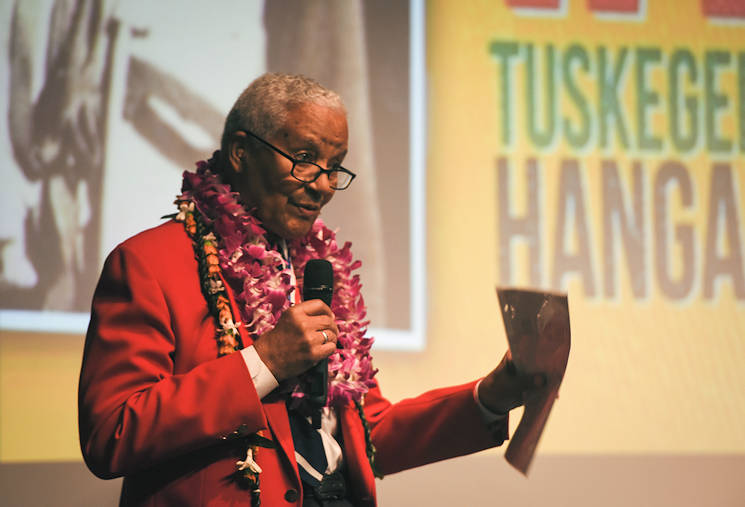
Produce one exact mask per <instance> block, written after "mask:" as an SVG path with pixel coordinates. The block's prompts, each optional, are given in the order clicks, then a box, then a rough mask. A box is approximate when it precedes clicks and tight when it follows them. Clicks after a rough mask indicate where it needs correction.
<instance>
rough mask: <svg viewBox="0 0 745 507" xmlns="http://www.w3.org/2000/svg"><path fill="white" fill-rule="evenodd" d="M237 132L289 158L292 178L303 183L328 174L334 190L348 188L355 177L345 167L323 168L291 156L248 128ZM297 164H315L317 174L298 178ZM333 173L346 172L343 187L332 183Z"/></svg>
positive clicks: (311, 181)
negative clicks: (296, 172) (308, 178)
mask: <svg viewBox="0 0 745 507" xmlns="http://www.w3.org/2000/svg"><path fill="white" fill-rule="evenodd" d="M239 132H243V133H244V134H248V135H249V136H251V137H253V138H254V139H256V140H257V141H259V142H261V143H262V144H264V145H266V146H268V147H269V148H271V149H272V150H274V151H276V152H277V153H279V154H280V155H282V156H283V157H285V158H286V159H287V160H289V161H290V162H292V169H290V175H291V176H292V177H293V178H295V179H296V180H298V181H301V182H303V183H313V182H314V181H316V180H317V179H318V178H320V177H321V175H322V174H326V175H327V176H328V178H329V185H330V186H331V188H333V189H334V190H346V189H347V188H349V185H351V184H352V181H354V178H356V177H357V175H356V174H355V173H353V172H352V171H350V170H349V169H347V168H346V167H342V166H337V167H336V169H325V168H323V167H321V166H320V165H318V164H316V163H315V162H308V161H306V160H298V159H296V158H295V157H293V156H292V155H288V154H287V153H285V152H284V151H282V150H280V149H279V148H277V147H276V146H274V145H273V144H272V143H270V142H269V141H267V140H265V139H262V138H261V137H259V136H257V135H256V134H254V133H253V132H251V131H250V130H239ZM297 164H310V165H313V166H316V167H317V168H318V174H316V175H315V177H314V178H313V179H310V180H307V179H306V180H304V179H302V178H299V177H297V176H296V175H295V167H296V166H297ZM333 173H344V174H348V175H349V181H348V182H347V184H346V185H344V186H343V187H337V186H336V185H333V184H332V183H331V175H332V174H333Z"/></svg>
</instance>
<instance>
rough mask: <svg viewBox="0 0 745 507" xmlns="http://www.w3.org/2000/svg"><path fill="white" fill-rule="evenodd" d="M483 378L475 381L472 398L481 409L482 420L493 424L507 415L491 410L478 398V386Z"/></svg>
mask: <svg viewBox="0 0 745 507" xmlns="http://www.w3.org/2000/svg"><path fill="white" fill-rule="evenodd" d="M483 380H484V379H481V380H479V381H478V382H476V386H475V387H474V388H473V400H474V401H475V402H476V405H477V406H478V407H479V411H481V417H482V419H484V422H485V423H486V424H488V425H490V424H493V423H495V422H498V421H502V420H504V419H505V418H506V417H507V414H499V413H497V412H492V411H491V410H489V409H488V408H486V406H485V405H484V404H483V403H481V400H480V399H479V386H480V385H481V382H483Z"/></svg>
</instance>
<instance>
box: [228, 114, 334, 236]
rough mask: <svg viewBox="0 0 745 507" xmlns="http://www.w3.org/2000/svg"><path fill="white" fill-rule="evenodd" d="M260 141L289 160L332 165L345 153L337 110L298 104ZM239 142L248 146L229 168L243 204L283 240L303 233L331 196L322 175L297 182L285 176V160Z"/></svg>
mask: <svg viewBox="0 0 745 507" xmlns="http://www.w3.org/2000/svg"><path fill="white" fill-rule="evenodd" d="M266 140H267V141H268V142H270V143H271V144H273V145H274V146H276V147H277V148H279V149H280V150H282V151H284V152H285V153H287V154H288V155H291V156H292V157H293V158H295V159H299V160H306V161H310V162H315V163H316V164H318V165H320V166H321V167H326V168H328V167H333V166H334V165H336V164H341V162H342V160H343V159H344V156H345V155H346V154H347V119H346V116H345V115H344V113H342V112H340V111H338V110H334V109H329V108H327V107H324V106H319V105H316V104H310V103H307V104H301V105H299V106H296V107H294V108H292V109H290V110H289V111H288V113H287V121H286V123H285V125H284V127H282V128H281V129H280V130H279V132H278V133H277V134H275V135H274V136H273V137H271V138H269V139H266ZM242 142H243V145H244V146H246V147H247V148H248V149H247V150H246V151H244V152H243V156H242V158H241V159H240V161H239V162H234V163H233V168H234V169H235V170H236V171H237V174H236V176H235V179H234V184H235V185H236V187H237V188H236V190H237V191H238V192H239V193H240V195H241V197H242V199H243V201H244V203H245V204H246V205H247V206H248V207H249V208H252V207H255V208H256V210H257V214H258V217H259V218H260V219H261V220H262V221H263V222H264V227H265V228H266V229H267V230H269V231H270V232H273V233H275V234H277V235H278V236H280V237H282V238H285V239H294V238H299V237H302V236H305V235H306V234H307V233H308V231H310V228H311V226H312V225H313V222H315V220H316V218H318V215H319V213H320V211H321V208H322V207H323V206H325V205H326V203H327V202H329V201H330V200H331V198H332V197H333V195H334V190H333V189H332V188H331V187H330V186H329V180H328V177H327V176H326V175H325V174H322V175H321V176H320V177H319V178H318V179H317V180H316V181H314V182H312V183H303V182H301V181H298V180H296V179H295V178H294V177H293V176H292V175H291V174H290V170H291V168H292V162H290V160H288V159H287V158H285V157H283V156H282V155H280V154H279V153H277V152H275V151H274V150H272V149H271V148H269V147H268V146H265V145H263V144H261V143H260V142H259V141H256V140H255V139H253V138H250V137H246V140H245V141H242Z"/></svg>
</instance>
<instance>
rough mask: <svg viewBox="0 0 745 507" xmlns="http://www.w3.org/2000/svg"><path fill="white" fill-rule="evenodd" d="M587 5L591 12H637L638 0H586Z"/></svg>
mask: <svg viewBox="0 0 745 507" xmlns="http://www.w3.org/2000/svg"><path fill="white" fill-rule="evenodd" d="M587 7H588V8H589V9H590V10H591V11H593V12H621V13H624V14H636V13H637V12H639V0H587Z"/></svg>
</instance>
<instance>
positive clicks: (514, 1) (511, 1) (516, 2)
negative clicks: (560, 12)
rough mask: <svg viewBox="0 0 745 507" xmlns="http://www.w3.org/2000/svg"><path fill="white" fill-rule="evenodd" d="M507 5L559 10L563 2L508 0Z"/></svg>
mask: <svg viewBox="0 0 745 507" xmlns="http://www.w3.org/2000/svg"><path fill="white" fill-rule="evenodd" d="M506 2H507V5H509V6H510V7H517V8H530V9H558V8H559V5H560V4H561V0H506Z"/></svg>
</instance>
